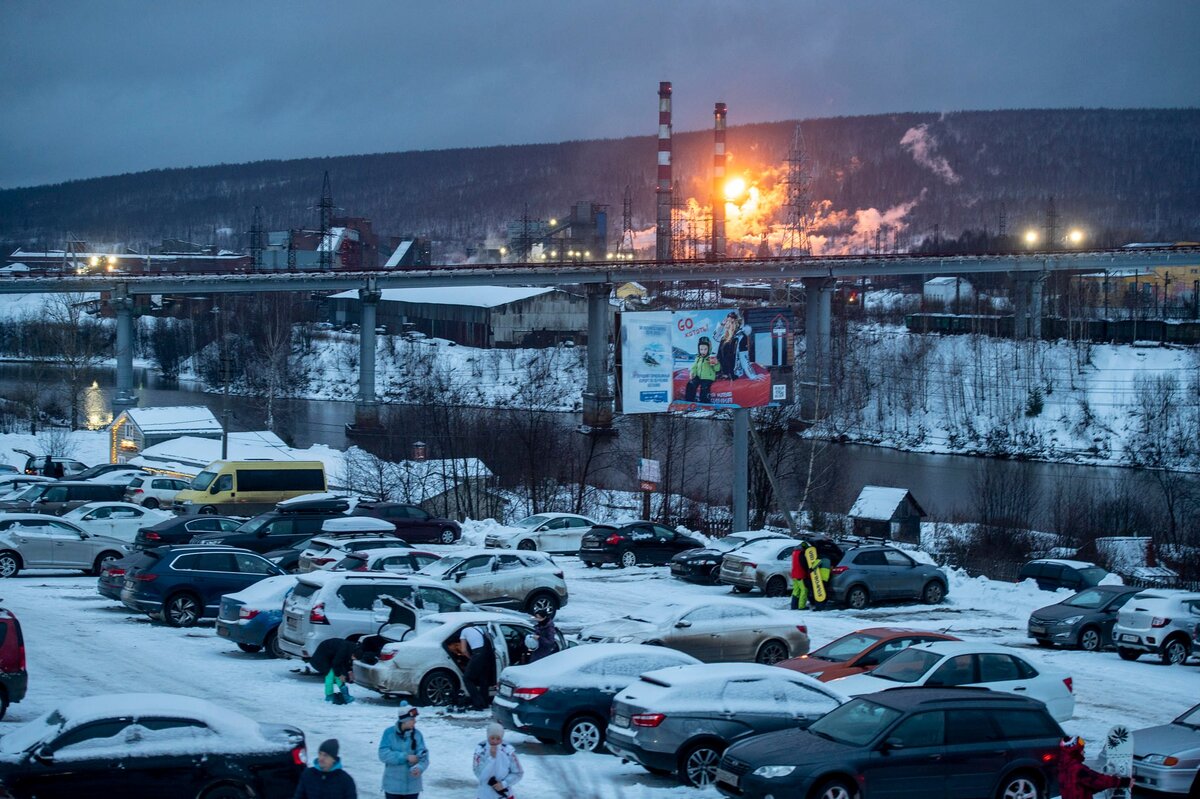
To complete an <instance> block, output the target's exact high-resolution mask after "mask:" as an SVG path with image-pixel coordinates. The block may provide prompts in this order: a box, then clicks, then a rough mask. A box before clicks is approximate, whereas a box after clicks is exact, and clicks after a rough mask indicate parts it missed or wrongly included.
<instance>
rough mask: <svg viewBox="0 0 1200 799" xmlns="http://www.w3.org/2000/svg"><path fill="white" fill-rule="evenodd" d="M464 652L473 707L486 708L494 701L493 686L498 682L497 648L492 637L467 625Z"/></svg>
mask: <svg viewBox="0 0 1200 799" xmlns="http://www.w3.org/2000/svg"><path fill="white" fill-rule="evenodd" d="M459 640H460V641H461V642H462V648H463V654H464V655H466V656H467V658H468V660H467V667H466V669H464V670H463V676H464V677H465V678H466V680H465V682H466V683H467V694H468V695H469V696H470V697H471V707H472V708H474V709H475V710H486V709H487V708H488V706H489V705H491V703H492V697H491V687H492V686H493V685H495V683H496V650H495V649H494V648H493V645H492V639H491V637H490V636H489V635H488V634H487V633H486V632H485V631H484V630H481V629H480V628H478V627H467V628H465V629H464V630H463V632H462V638H460V639H459Z"/></svg>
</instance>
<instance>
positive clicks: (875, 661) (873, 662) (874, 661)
mask: <svg viewBox="0 0 1200 799" xmlns="http://www.w3.org/2000/svg"><path fill="white" fill-rule="evenodd" d="M854 665H855V666H858V667H860V668H868V667H870V666H878V665H879V658H877V657H865V658H862V659H861V660H859V661H857V662H856V663H855V664H854Z"/></svg>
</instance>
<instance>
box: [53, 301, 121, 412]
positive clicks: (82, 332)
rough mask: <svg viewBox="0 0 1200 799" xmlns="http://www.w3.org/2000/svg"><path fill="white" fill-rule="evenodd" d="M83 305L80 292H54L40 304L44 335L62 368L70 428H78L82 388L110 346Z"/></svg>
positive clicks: (108, 338)
mask: <svg viewBox="0 0 1200 799" xmlns="http://www.w3.org/2000/svg"><path fill="white" fill-rule="evenodd" d="M85 305H86V299H85V298H84V297H83V296H82V295H80V294H56V295H54V297H53V299H50V300H47V301H46V304H45V306H43V308H44V310H43V323H44V325H45V332H46V337H47V339H48V340H49V344H50V346H51V347H52V348H53V352H54V360H55V361H56V362H57V363H58V364H59V365H60V366H61V367H62V370H63V372H62V374H63V387H64V389H65V391H66V394H67V405H68V407H69V408H70V425H71V429H72V430H78V429H79V409H80V405H81V398H82V396H83V391H84V389H85V388H86V387H87V385H88V383H90V382H91V381H92V380H93V372H94V370H95V367H96V365H97V364H99V363H100V361H101V360H103V359H104V357H105V356H106V355H108V353H109V352H110V351H111V349H112V336H111V335H110V333H109V331H108V330H107V329H105V328H104V327H102V326H101V325H100V324H99V323H97V322H96V321H95V320H94V319H93V318H92V317H91V316H90V315H88V313H87V312H86V310H85Z"/></svg>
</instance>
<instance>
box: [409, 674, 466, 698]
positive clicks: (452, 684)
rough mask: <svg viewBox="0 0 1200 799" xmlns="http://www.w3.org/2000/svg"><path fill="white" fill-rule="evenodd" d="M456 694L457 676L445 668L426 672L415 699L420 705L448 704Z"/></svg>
mask: <svg viewBox="0 0 1200 799" xmlns="http://www.w3.org/2000/svg"><path fill="white" fill-rule="evenodd" d="M457 694H458V678H457V677H455V676H454V675H453V674H451V673H450V672H448V671H446V670H445V669H437V670H436V671H431V672H429V673H428V674H426V675H425V676H424V678H422V680H421V686H420V688H418V689H417V699H418V700H420V702H421V704H422V705H448V704H450V703H451V702H453V701H454V697H455V696H456V695H457Z"/></svg>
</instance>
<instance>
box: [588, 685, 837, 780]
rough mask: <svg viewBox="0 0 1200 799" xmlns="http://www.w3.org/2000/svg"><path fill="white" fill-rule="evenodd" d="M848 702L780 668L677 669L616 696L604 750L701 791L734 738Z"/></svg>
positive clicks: (790, 724)
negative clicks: (676, 778) (668, 774)
mask: <svg viewBox="0 0 1200 799" xmlns="http://www.w3.org/2000/svg"><path fill="white" fill-rule="evenodd" d="M845 701H846V697H844V696H843V695H842V694H840V693H838V692H837V691H836V690H834V689H832V688H831V687H829V686H826V685H825V684H823V683H820V682H817V681H816V680H814V679H812V678H811V677H806V676H804V675H803V674H797V673H795V672H791V671H787V670H785V669H776V668H771V667H769V666H761V665H757V664H753V663H750V664H743V663H711V664H705V663H702V664H700V665H698V666H674V667H672V668H667V669H659V670H658V671H651V672H648V673H646V674H643V675H641V677H640V678H639V679H638V680H637V681H636V682H633V683H630V685H629V686H628V687H627V688H625V689H623V690H621V691H620V692H619V693H618V694H617V695H616V696H615V697H614V698H613V704H612V718H611V720H610V721H609V724H608V740H607V741H606V742H605V746H606V747H608V749H609V751H611V752H612V753H614V754H616V755H618V756H620V757H623V758H626V759H628V760H632V761H633V762H635V763H637V764H639V765H641V766H644V767H645V768H647V769H648V770H650V771H653V772H659V773H663V772H665V773H674V774H676V775H677V776H678V777H679V781H680V782H682V783H683V784H685V785H694V786H696V787H704V786H707V785H711V784H712V782H713V780H714V779H715V778H716V773H717V763H718V762H720V760H721V754H722V752H724V751H725V748H726V747H728V746H729V745H730V744H731V743H733V742H734V741H737V740H739V739H742V738H746V737H748V736H751V735H760V734H762V733H766V732H773V731H775V730H783V729H795V728H797V727H801V728H803V727H807V726H808V725H809V724H811V723H813V722H814V721H816V720H817V719H819V718H820V717H821V716H824V715H825V714H826V713H828V712H829V711H831V710H833V709H834V708H836V707H837V706H838V705H840V704H842V703H843V702H845Z"/></svg>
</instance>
